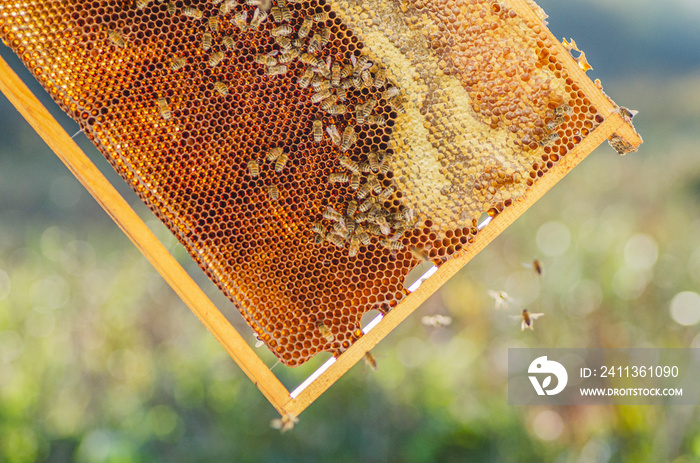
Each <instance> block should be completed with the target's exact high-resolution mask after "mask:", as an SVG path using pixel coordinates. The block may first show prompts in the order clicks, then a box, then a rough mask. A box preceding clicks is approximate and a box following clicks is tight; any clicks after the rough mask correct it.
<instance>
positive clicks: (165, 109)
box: [156, 98, 173, 121]
mask: <svg viewBox="0 0 700 463" xmlns="http://www.w3.org/2000/svg"><path fill="white" fill-rule="evenodd" d="M156 103H158V111H159V112H160V115H161V117H162V118H163V119H165V120H166V121H169V120H170V119H171V118H172V117H173V113H172V112H171V111H170V107H169V106H168V101H167V100H166V99H165V98H158V99H157V100H156Z"/></svg>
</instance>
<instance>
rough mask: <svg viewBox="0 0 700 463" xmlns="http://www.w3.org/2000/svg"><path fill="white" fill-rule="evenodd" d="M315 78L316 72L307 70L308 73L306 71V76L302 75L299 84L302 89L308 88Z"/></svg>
mask: <svg viewBox="0 0 700 463" xmlns="http://www.w3.org/2000/svg"><path fill="white" fill-rule="evenodd" d="M313 76H314V72H313V71H312V70H311V69H307V70H306V71H304V74H302V76H301V77H299V80H298V81H297V83H298V84H299V86H300V87H301V88H306V87H308V86H309V84H311V79H312V78H313Z"/></svg>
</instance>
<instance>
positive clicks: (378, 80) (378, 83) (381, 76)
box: [374, 67, 386, 88]
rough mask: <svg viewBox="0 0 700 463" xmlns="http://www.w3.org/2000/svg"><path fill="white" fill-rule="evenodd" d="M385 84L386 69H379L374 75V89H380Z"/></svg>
mask: <svg viewBox="0 0 700 463" xmlns="http://www.w3.org/2000/svg"><path fill="white" fill-rule="evenodd" d="M385 83H386V68H384V67H380V68H379V69H378V70H377V73H376V74H375V75H374V88H382V87H383V86H384V84H385Z"/></svg>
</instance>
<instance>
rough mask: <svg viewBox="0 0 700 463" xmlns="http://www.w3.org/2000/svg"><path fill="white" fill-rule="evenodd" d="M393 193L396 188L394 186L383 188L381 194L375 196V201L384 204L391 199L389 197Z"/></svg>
mask: <svg viewBox="0 0 700 463" xmlns="http://www.w3.org/2000/svg"><path fill="white" fill-rule="evenodd" d="M395 191H396V187H395V186H394V185H389V186H388V187H386V188H384V190H382V192H381V193H379V194H378V195H377V200H378V201H381V202H384V201H386V200H387V199H389V198H390V197H391V195H393V194H394V192H395Z"/></svg>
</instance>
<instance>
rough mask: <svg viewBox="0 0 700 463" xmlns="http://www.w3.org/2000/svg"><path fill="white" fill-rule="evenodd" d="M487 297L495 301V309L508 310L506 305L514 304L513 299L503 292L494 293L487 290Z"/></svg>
mask: <svg viewBox="0 0 700 463" xmlns="http://www.w3.org/2000/svg"><path fill="white" fill-rule="evenodd" d="M487 293H488V295H489V296H490V297H492V298H493V300H494V301H496V305H495V309H496V310H500V309H508V304H510V303H511V302H514V299H513V298H512V297H510V296H509V295H508V293H507V292H505V291H494V290H492V289H489V290H488V291H487Z"/></svg>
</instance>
